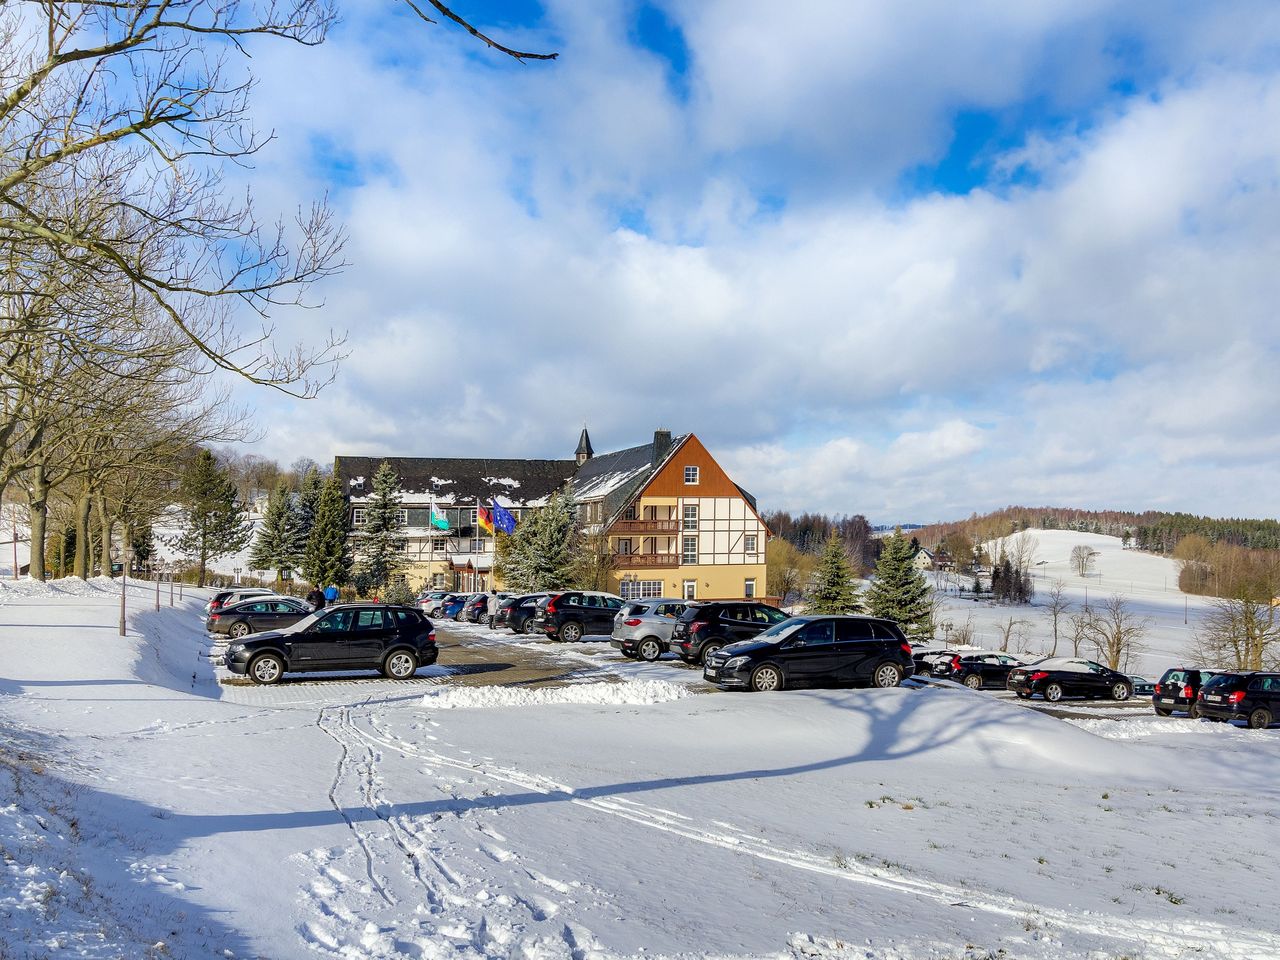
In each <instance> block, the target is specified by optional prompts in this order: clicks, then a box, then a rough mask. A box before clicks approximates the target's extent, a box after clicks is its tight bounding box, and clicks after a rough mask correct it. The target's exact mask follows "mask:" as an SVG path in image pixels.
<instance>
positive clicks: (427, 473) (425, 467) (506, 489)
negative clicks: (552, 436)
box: [333, 457, 594, 505]
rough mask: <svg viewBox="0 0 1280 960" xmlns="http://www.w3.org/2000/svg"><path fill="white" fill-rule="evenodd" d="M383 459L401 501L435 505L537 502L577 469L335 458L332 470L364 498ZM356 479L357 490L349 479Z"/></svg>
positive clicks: (560, 463) (540, 463) (556, 464)
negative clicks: (360, 483) (393, 474)
mask: <svg viewBox="0 0 1280 960" xmlns="http://www.w3.org/2000/svg"><path fill="white" fill-rule="evenodd" d="M384 460H385V461H386V462H387V463H389V464H390V465H391V469H392V470H394V471H395V472H396V474H397V476H399V478H400V489H401V491H402V492H403V494H404V500H405V501H406V502H409V503H414V502H419V503H426V502H428V501H430V500H431V499H432V498H434V499H435V500H436V502H437V503H442V504H463V505H465V504H468V503H475V501H476V500H477V499H479V500H481V501H487V500H489V499H490V498H491V497H495V496H497V497H501V498H502V499H503V500H505V501H507V502H508V503H510V504H516V505H529V504H539V503H541V502H543V501H545V500H546V499H547V498H548V497H549V496H551V494H552V493H554V492H555V491H556V490H557V489H559V488H560V487H562V486H564V484H565V482H566V481H568V480H569V479H570V478H572V477H573V474H574V471H575V470H577V468H578V465H577V464H576V463H574V462H573V461H572V460H490V459H466V458H459V457H335V458H334V461H333V472H334V475H335V476H337V477H338V479H339V480H341V481H342V487H343V491H344V492H345V493H346V494H347V495H348V496H352V497H367V496H368V495H369V494H370V493H372V492H373V475H374V474H375V473H377V472H378V467H379V466H381V465H382V462H383V461H384ZM591 462H594V461H589V463H591ZM360 479H363V481H364V484H363V488H358V485H357V484H356V483H355V482H354V481H357V480H360Z"/></svg>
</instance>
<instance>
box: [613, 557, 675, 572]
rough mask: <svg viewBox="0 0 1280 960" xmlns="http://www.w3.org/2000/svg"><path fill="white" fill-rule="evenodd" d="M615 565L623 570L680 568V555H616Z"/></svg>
mask: <svg viewBox="0 0 1280 960" xmlns="http://www.w3.org/2000/svg"><path fill="white" fill-rule="evenodd" d="M613 557H614V563H615V564H616V565H617V566H618V567H620V568H622V569H624V570H625V569H631V570H650V569H653V568H655V567H678V566H680V554H678V553H615V554H614V555H613Z"/></svg>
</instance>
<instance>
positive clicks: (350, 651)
mask: <svg viewBox="0 0 1280 960" xmlns="http://www.w3.org/2000/svg"><path fill="white" fill-rule="evenodd" d="M438 655H439V651H438V650H437V649H436V635H435V631H434V630H432V628H431V621H430V620H428V619H427V617H426V615H425V614H423V613H422V611H420V610H415V609H414V608H413V607H393V606H390V605H388V604H382V603H378V604H363V603H361V604H354V603H352V604H343V605H341V606H335V607H327V608H325V609H324V610H318V611H317V612H315V613H313V614H312V615H311V616H309V617H307V618H306V619H304V620H299V621H298V622H297V623H295V624H294V625H293V626H291V627H286V628H285V629H283V630H273V631H271V632H269V633H260V634H257V635H256V636H253V637H250V638H249V639H247V640H245V641H243V642H241V643H233V644H232V645H231V646H230V647H228V648H227V653H226V658H225V661H224V662H225V663H226V667H227V669H228V670H230V671H231V672H232V673H239V674H248V675H249V679H250V680H252V681H253V682H254V683H278V682H279V681H280V678H281V677H283V676H284V675H285V674H286V673H292V672H294V671H310V670H381V671H382V672H383V673H384V674H385V675H386V676H388V677H390V678H391V679H393V680H407V679H409V678H410V677H412V676H413V675H414V673H415V672H416V671H417V669H418V667H425V666H430V665H431V664H433V663H435V662H436V657H437V656H438Z"/></svg>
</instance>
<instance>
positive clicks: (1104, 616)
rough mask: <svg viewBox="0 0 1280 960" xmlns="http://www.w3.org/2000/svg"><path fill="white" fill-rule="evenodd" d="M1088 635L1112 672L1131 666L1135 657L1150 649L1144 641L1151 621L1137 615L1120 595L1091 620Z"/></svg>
mask: <svg viewBox="0 0 1280 960" xmlns="http://www.w3.org/2000/svg"><path fill="white" fill-rule="evenodd" d="M1087 624H1088V626H1087V635H1088V638H1089V641H1090V642H1091V643H1092V644H1093V647H1094V649H1095V650H1096V651H1097V655H1098V658H1099V659H1100V660H1102V661H1103V662H1104V663H1105V664H1106V665H1107V666H1108V667H1110V668H1111V669H1112V670H1120V669H1121V668H1122V667H1127V666H1128V664H1129V662H1130V661H1131V660H1132V659H1133V656H1134V654H1136V653H1140V652H1141V651H1142V650H1144V649H1146V648H1145V646H1144V644H1143V642H1142V641H1143V638H1144V637H1146V635H1147V630H1148V628H1149V627H1150V625H1151V621H1150V620H1148V619H1146V618H1140V617H1138V616H1136V615H1135V614H1134V613H1133V611H1132V610H1130V609H1129V604H1128V601H1126V600H1125V598H1124V597H1122V596H1120V595H1119V594H1118V593H1116V594H1112V595H1111V596H1109V597H1108V598H1107V599H1106V600H1105V601H1103V603H1102V604H1101V606H1099V607H1098V608H1097V609H1095V610H1094V611H1093V612H1092V614H1091V615H1090V616H1089V617H1088V620H1087Z"/></svg>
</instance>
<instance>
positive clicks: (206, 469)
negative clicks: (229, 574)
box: [171, 450, 253, 587]
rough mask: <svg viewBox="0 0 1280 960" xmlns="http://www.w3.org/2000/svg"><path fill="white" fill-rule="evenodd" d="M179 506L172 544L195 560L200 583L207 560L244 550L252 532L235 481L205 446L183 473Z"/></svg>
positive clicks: (203, 583)
mask: <svg viewBox="0 0 1280 960" xmlns="http://www.w3.org/2000/svg"><path fill="white" fill-rule="evenodd" d="M178 506H179V507H180V509H181V511H182V512H181V516H180V517H179V520H178V533H177V535H176V536H175V537H173V538H172V540H171V544H172V546H173V547H174V549H175V550H177V551H178V552H179V553H180V554H182V555H183V556H185V557H188V558H190V559H192V560H195V561H196V562H197V564H198V570H199V579H198V580H197V583H198V584H199V585H200V586H202V587H203V586H204V585H205V579H206V576H207V571H208V565H209V563H210V562H211V561H213V560H217V559H218V558H219V557H225V556H226V555H227V554H231V553H235V552H236V551H238V550H243V549H244V547H245V545H246V544H247V543H248V542H249V538H250V536H252V534H253V524H252V523H250V522H249V520H248V518H247V517H245V516H244V512H243V511H242V510H241V509H240V504H239V502H238V501H237V499H236V486H235V484H234V483H232V482H231V479H230V478H229V477H228V476H227V475H226V474H225V473H224V472H223V471H222V470H221V469H220V468H219V467H218V462H217V461H216V460H215V459H214V458H213V454H212V453H210V452H209V451H208V450H201V451H200V453H199V454H198V455H197V456H196V458H195V460H193V461H192V462H191V465H190V466H189V467H188V468H187V471H186V473H185V474H183V477H182V482H181V483H180V484H179V486H178Z"/></svg>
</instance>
